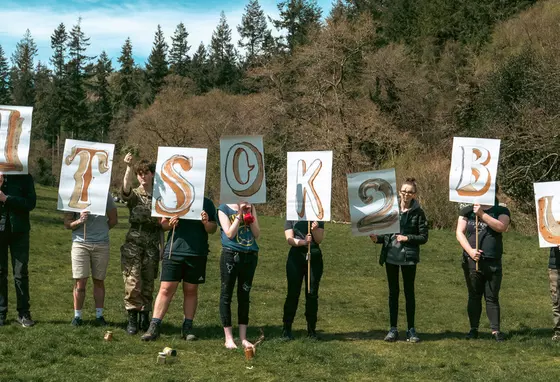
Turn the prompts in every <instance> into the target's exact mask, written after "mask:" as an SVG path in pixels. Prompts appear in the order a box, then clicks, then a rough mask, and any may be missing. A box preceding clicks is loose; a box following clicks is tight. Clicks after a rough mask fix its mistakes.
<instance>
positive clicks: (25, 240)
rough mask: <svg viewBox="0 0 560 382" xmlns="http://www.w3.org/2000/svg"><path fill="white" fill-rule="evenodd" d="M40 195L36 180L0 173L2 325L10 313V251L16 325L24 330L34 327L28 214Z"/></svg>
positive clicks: (0, 314)
mask: <svg viewBox="0 0 560 382" xmlns="http://www.w3.org/2000/svg"><path fill="white" fill-rule="evenodd" d="M36 202H37V196H36V194H35V185H34V183H33V177H32V176H31V175H29V174H26V175H3V174H2V173H1V172H0V326H3V325H4V324H5V323H6V314H7V313H8V250H9V251H10V254H11V255H12V268H13V274H14V283H15V290H16V298H17V311H18V316H17V322H18V323H19V324H21V325H22V326H23V327H30V326H33V325H35V322H34V321H33V320H32V319H31V313H30V312H29V271H28V263H29V231H30V230H31V225H30V223H29V212H30V211H32V210H33V209H34V208H35V204H36Z"/></svg>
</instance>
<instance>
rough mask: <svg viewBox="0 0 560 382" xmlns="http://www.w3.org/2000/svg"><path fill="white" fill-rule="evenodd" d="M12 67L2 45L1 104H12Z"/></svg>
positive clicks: (0, 71)
mask: <svg viewBox="0 0 560 382" xmlns="http://www.w3.org/2000/svg"><path fill="white" fill-rule="evenodd" d="M9 78H10V68H9V67H8V59H7V58H6V56H4V49H2V45H0V105H8V104H10V80H9Z"/></svg>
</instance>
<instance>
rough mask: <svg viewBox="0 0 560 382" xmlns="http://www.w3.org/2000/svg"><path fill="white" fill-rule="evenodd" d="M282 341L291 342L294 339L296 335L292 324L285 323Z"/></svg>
mask: <svg viewBox="0 0 560 382" xmlns="http://www.w3.org/2000/svg"><path fill="white" fill-rule="evenodd" d="M282 339H284V340H286V341H291V340H293V339H294V335H293V334H292V323H291V322H289V323H288V322H284V326H283V327H282Z"/></svg>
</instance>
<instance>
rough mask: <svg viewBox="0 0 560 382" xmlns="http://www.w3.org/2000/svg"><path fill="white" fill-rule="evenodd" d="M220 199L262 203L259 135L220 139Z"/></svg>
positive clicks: (264, 188) (264, 197)
mask: <svg viewBox="0 0 560 382" xmlns="http://www.w3.org/2000/svg"><path fill="white" fill-rule="evenodd" d="M220 169H221V183H220V202H221V203H239V202H240V201H244V202H249V203H266V179H265V172H264V148H263V138H262V136H260V135H258V136H231V137H222V138H221V139H220Z"/></svg>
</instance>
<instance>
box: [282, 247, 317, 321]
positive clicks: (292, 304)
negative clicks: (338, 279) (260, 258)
mask: <svg viewBox="0 0 560 382" xmlns="http://www.w3.org/2000/svg"><path fill="white" fill-rule="evenodd" d="M306 255H307V249H306V250H305V252H303V251H298V250H297V249H295V248H292V249H291V250H290V253H289V254H288V261H287V262H286V278H287V279H288V294H287V295H286V302H285V303H284V318H283V321H284V322H285V323H288V324H291V323H292V322H294V317H295V315H296V311H297V306H298V301H299V295H300V293H301V284H302V282H303V280H305V286H304V288H305V318H306V320H307V323H308V324H310V325H311V326H313V327H314V326H315V324H316V323H317V311H318V309H319V283H320V282H321V276H323V255H322V254H321V252H320V251H318V252H313V253H312V254H311V280H310V281H311V290H307V260H306V259H305V258H306Z"/></svg>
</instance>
